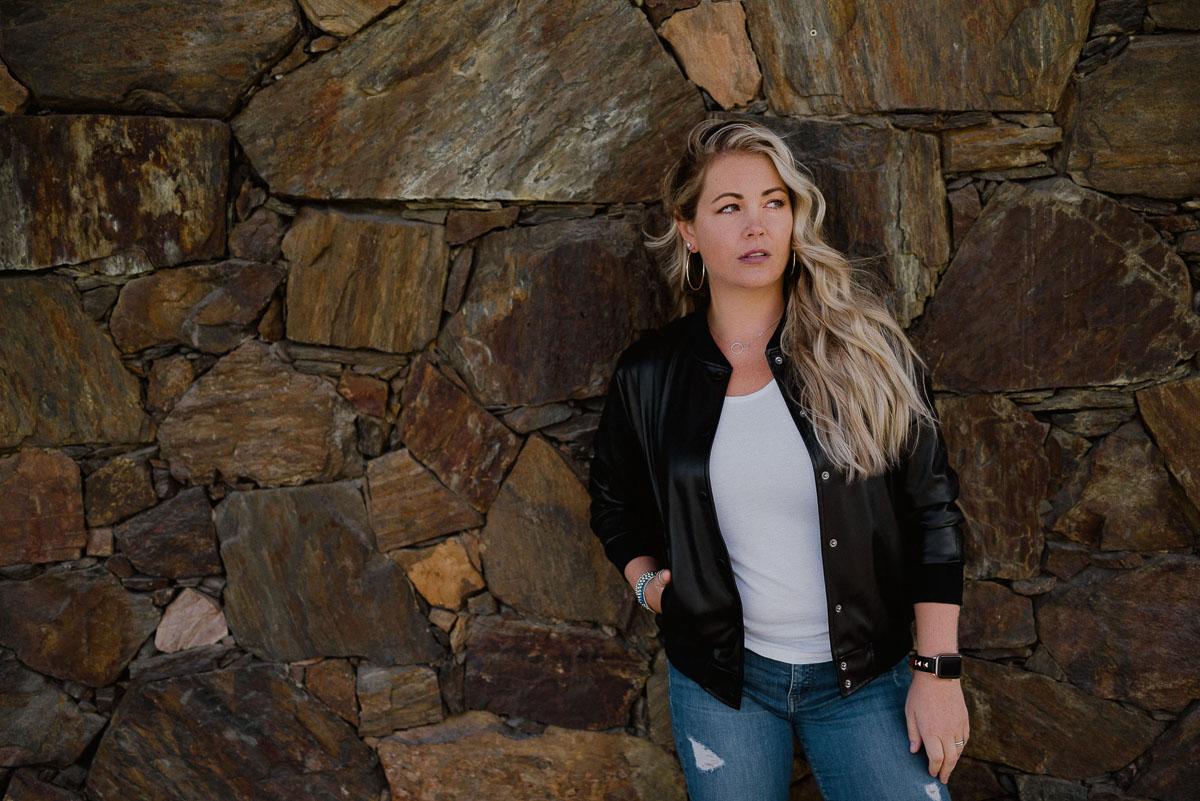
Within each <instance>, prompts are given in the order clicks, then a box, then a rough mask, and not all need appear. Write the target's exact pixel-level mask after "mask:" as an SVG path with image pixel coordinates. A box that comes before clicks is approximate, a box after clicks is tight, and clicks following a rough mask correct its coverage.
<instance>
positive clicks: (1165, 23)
mask: <svg viewBox="0 0 1200 801" xmlns="http://www.w3.org/2000/svg"><path fill="white" fill-rule="evenodd" d="M1146 10H1147V11H1148V12H1149V13H1150V18H1151V19H1153V20H1154V22H1155V24H1156V25H1158V27H1160V28H1177V29H1184V30H1192V31H1196V30H1200V8H1197V7H1196V4H1195V3H1194V2H1192V0H1147V3H1146Z"/></svg>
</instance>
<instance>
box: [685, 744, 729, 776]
mask: <svg viewBox="0 0 1200 801" xmlns="http://www.w3.org/2000/svg"><path fill="white" fill-rule="evenodd" d="M688 742H690V743H691V744H692V756H693V757H694V758H695V760H696V767H697V768H699V769H700V770H701V771H703V772H704V773H712V772H713V771H714V770H716V769H717V768H719V767H721V766H722V765H724V764H725V760H723V759H721V758H720V757H719V756H717V755H716V754H714V753H713V752H712V749H710V748H709V747H708V746H706V745H705V744H704V743H702V742H700V741H699V740H697V739H696V738H695V737H688Z"/></svg>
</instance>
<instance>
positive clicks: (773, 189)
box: [709, 186, 787, 203]
mask: <svg viewBox="0 0 1200 801" xmlns="http://www.w3.org/2000/svg"><path fill="white" fill-rule="evenodd" d="M785 191H787V190H785V189H784V188H783V187H782V186H773V187H771V188H770V189H764V190H763V197H766V196H767V195H769V194H771V193H772V192H785ZM723 197H731V198H734V199H735V200H742V199H743V198H742V196H741V195H739V194H738V193H737V192H722V193H721V194H719V195H717V196H716V197H714V198H713V199H712V200H710V201H709V203H716V202H717V201H718V200H720V199H721V198H723Z"/></svg>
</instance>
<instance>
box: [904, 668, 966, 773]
mask: <svg viewBox="0 0 1200 801" xmlns="http://www.w3.org/2000/svg"><path fill="white" fill-rule="evenodd" d="M904 717H905V718H906V719H907V721H908V743H909V749H908V750H909V751H911V752H912V753H914V754H915V753H916V752H917V751H918V750H919V749H920V747H921V746H922V745H924V746H925V755H926V756H927V757H929V775H930V776H936V777H937V778H938V779H939V780H940V781H941V782H942V784H945V783H946V782H947V781H948V780H949V779H950V773H951V772H952V771H953V770H954V766H955V765H956V764H957V763H958V758H959V757H960V756H962V752H963V748H964V747H965V745H957V744H956V743H957V742H962V743H964V744H965V743H966V741H967V739H968V737H969V736H970V733H971V730H970V729H971V727H970V722H969V721H968V720H967V704H966V702H965V701H964V700H963V693H962V685H961V684H960V683H959V681H958V680H957V679H939V678H938V677H937V676H934V675H933V674H932V673H925V672H922V671H917V672H915V673H914V674H913V681H912V686H911V687H909V688H908V700H907V701H905V703H904Z"/></svg>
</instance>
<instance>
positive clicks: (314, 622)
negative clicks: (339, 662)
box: [216, 482, 441, 665]
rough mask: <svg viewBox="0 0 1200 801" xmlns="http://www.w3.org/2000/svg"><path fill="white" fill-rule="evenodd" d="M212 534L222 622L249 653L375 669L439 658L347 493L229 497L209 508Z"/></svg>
mask: <svg viewBox="0 0 1200 801" xmlns="http://www.w3.org/2000/svg"><path fill="white" fill-rule="evenodd" d="M216 527H217V536H218V538H219V539H220V541H221V559H222V561H223V562H224V564H225V571H226V573H227V575H228V578H229V584H228V586H227V587H226V588H225V616H226V619H227V620H228V622H229V628H230V629H231V630H232V631H233V634H234V636H235V637H236V638H237V641H238V644H239V645H241V646H242V647H243V648H245V649H247V650H249V651H250V652H251V653H253V654H255V655H257V656H259V657H260V658H262V659H266V660H275V661H285V662H289V661H297V660H300V659H311V658H313V657H318V656H365V657H367V658H368V659H370V660H371V661H372V662H375V663H376V664H379V665H395V664H411V663H416V662H429V661H432V660H433V659H435V658H436V657H437V656H438V655H440V653H441V650H440V648H439V647H438V645H437V643H436V642H435V641H434V639H433V634H432V633H431V632H430V629H429V624H428V622H427V621H426V619H425V616H424V615H423V614H421V611H420V609H419V608H418V607H417V601H416V598H415V597H414V595H413V591H412V588H411V587H409V585H408V582H407V581H406V580H405V578H404V571H403V570H401V568H400V566H399V565H397V564H395V563H394V562H392V561H391V560H389V559H388V558H387V557H385V556H383V555H382V554H380V553H379V552H378V551H377V550H375V543H374V538H373V536H372V535H371V529H370V525H369V523H368V521H367V510H366V508H365V506H364V505H363V500H362V496H361V495H360V494H359V491H358V488H357V487H356V486H354V484H352V483H347V482H341V483H336V484H320V485H312V486H306V487H294V488H287V489H275V490H258V491H255V492H235V493H232V494H231V495H230V496H229V497H228V498H226V499H225V500H224V501H223V502H222V503H221V504H220V505H219V506H217V510H216ZM381 621H386V625H382V624H381Z"/></svg>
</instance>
